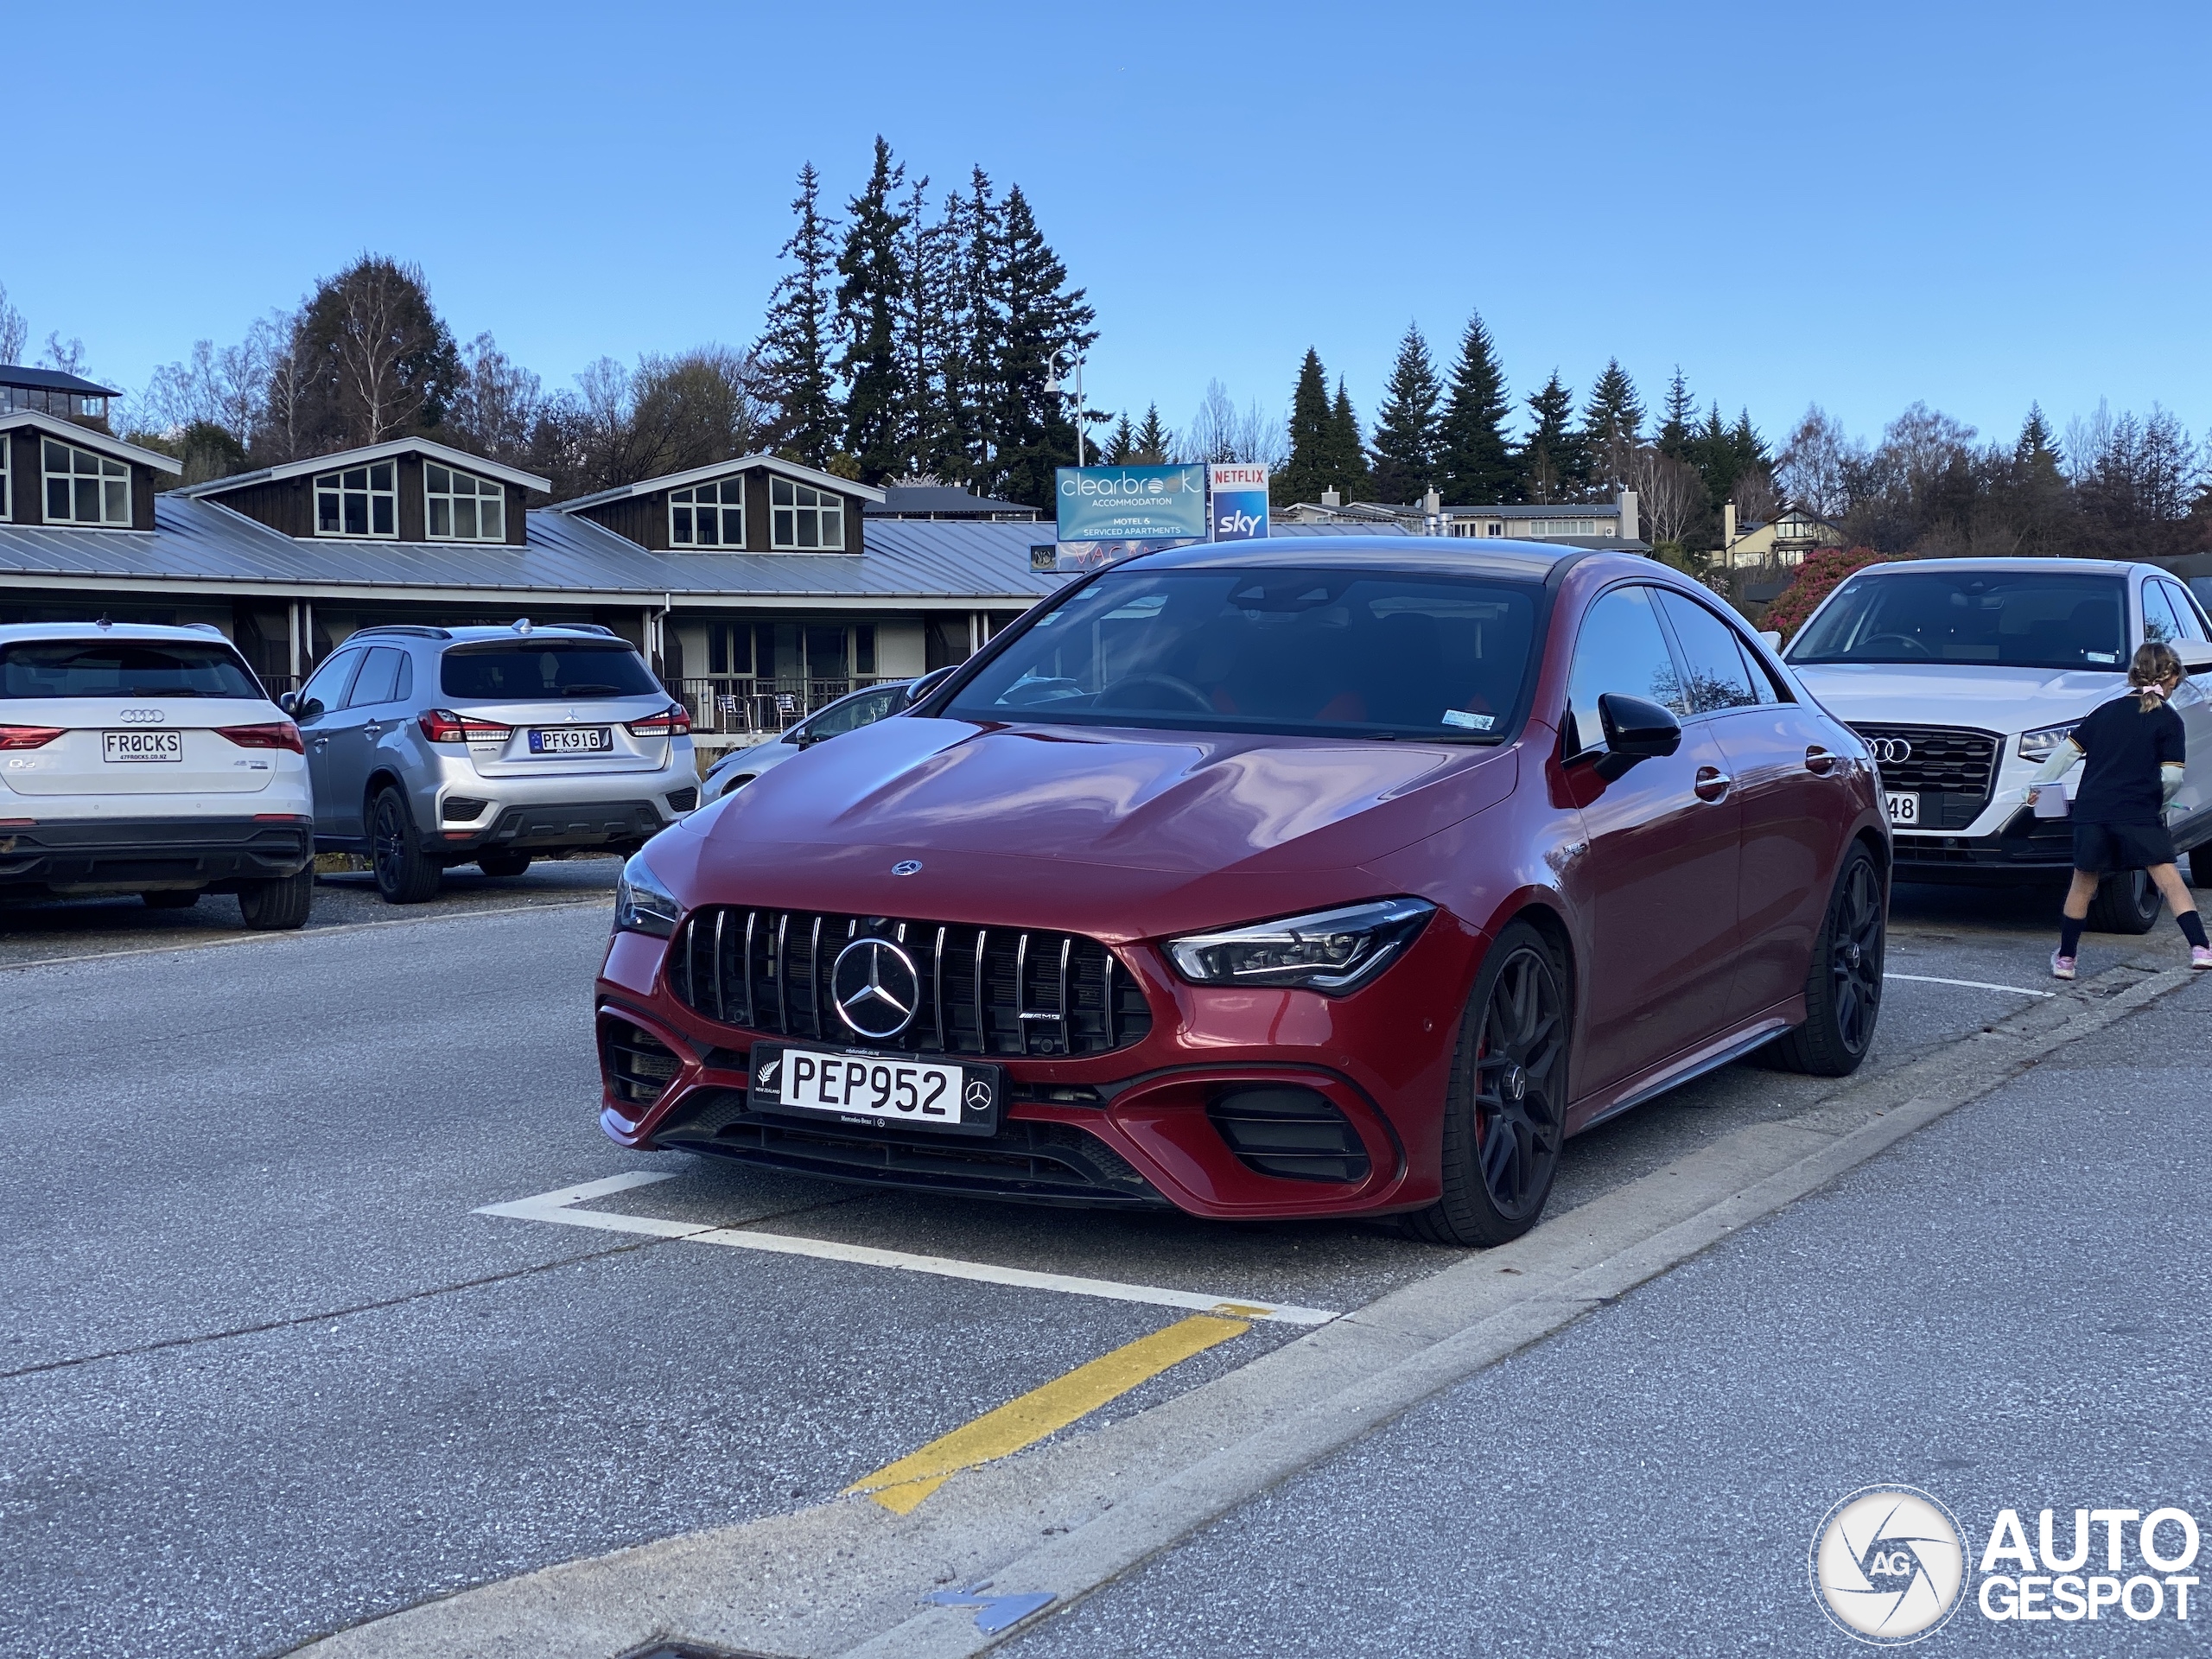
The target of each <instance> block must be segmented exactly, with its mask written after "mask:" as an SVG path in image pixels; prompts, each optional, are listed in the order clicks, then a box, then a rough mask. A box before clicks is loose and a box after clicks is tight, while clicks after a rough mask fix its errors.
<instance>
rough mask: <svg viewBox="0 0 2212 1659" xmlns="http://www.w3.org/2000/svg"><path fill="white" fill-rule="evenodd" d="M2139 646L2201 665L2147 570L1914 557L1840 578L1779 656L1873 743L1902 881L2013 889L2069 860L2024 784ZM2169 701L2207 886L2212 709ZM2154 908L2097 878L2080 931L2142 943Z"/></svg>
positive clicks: (2187, 686) (2185, 830)
mask: <svg viewBox="0 0 2212 1659" xmlns="http://www.w3.org/2000/svg"><path fill="white" fill-rule="evenodd" d="M2148 639H2156V640H2164V641H2166V642H2167V643H2169V644H2171V645H2173V647H2174V649H2175V650H2176V651H2177V652H2178V653H2179V655H2180V657H2181V659H2182V661H2183V663H2184V664H2187V665H2188V667H2189V668H2190V672H2191V674H2192V675H2196V674H2199V673H2202V672H2203V671H2205V670H2207V669H2208V668H2212V624H2208V621H2207V620H2206V617H2205V613H2204V611H2203V609H2202V607H2200V606H2199V605H2198V603H2197V602H2196V599H2195V598H2194V597H2193V596H2192V595H2191V594H2190V591H2189V589H2188V588H2186V587H2184V586H2183V584H2182V583H2181V582H2178V581H2177V580H2175V579H2174V578H2173V577H2172V576H2170V575H2167V574H2166V573H2165V572H2164V571H2163V570H2161V569H2158V567H2157V566H2155V565H2150V564H2123V563H2107V562H2106V561H2102V560H2093V559H1923V560H1916V561H1910V562H1900V563H1894V564H1878V565H1872V566H1870V567H1868V568H1867V569H1864V570H1861V571H1859V572H1858V573H1857V574H1856V575H1853V576H1852V577H1851V578H1850V579H1849V580H1848V581H1847V582H1843V583H1841V584H1840V586H1839V587H1838V588H1836V590H1835V591H1834V593H1832V594H1829V595H1828V596H1827V599H1826V600H1824V601H1821V606H1820V608H1819V609H1817V610H1815V612H1814V613H1813V614H1812V615H1811V617H1810V618H1808V620H1807V621H1806V623H1805V626H1803V627H1802V629H1800V630H1799V631H1798V634H1797V637H1796V639H1793V640H1792V641H1791V642H1790V644H1789V650H1788V651H1787V652H1783V657H1784V658H1785V659H1786V660H1787V661H1788V662H1789V665H1790V667H1791V668H1793V669H1795V670H1796V673H1797V677H1798V678H1799V679H1800V680H1801V681H1802V682H1803V683H1804V684H1805V685H1806V687H1807V688H1808V690H1811V692H1812V693H1813V695H1814V696H1815V697H1817V698H1819V699H1820V701H1821V702H1822V703H1823V704H1824V705H1826V706H1827V709H1828V710H1829V711H1830V712H1831V713H1833V714H1834V715H1837V716H1838V717H1839V718H1840V719H1842V720H1843V721H1846V722H1847V723H1848V724H1849V725H1850V726H1851V727H1852V728H1853V729H1854V730H1856V731H1857V732H1858V734H1859V736H1861V737H1862V738H1864V739H1866V742H1867V744H1868V746H1869V747H1871V748H1872V750H1873V752H1874V760H1875V763H1876V764H1877V765H1878V766H1879V767H1880V768H1881V773H1882V783H1883V787H1884V789H1885V791H1886V793H1887V797H1888V802H1889V812H1890V826H1891V829H1892V830H1893V831H1894V832H1895V835H1894V840H1895V846H1896V854H1895V857H1896V861H1897V864H1896V869H1897V879H1898V880H1904V881H1953V882H1967V883H1973V884H1976V885H1993V884H1994V885H2011V884H2014V883H2026V882H2030V881H2037V880H2045V879H2047V878H2049V877H2050V876H2051V875H2053V874H2056V873H2057V872H2059V871H2062V870H2064V869H2066V868H2070V866H2071V865H2072V862H2073V857H2072V853H2073V840H2072V831H2071V827H2070V826H2069V823H2067V821H2066V820H2065V819H2063V818H2038V817H2036V816H2035V815H2034V813H2033V812H2032V811H2031V810H2029V807H2028V804H2027V781H2028V778H2029V776H2030V774H2031V773H2032V772H2035V770H2036V769H2037V767H2038V766H2041V765H2042V764H2043V763H2044V760H2047V759H2049V758H2050V753H2051V751H2052V750H2053V749H2054V748H2055V747H2056V746H2057V745H2058V743H2059V742H2060V741H2061V740H2063V738H2064V737H2065V736H2066V734H2068V733H2069V732H2070V731H2071V730H2073V728H2074V727H2075V725H2076V724H2077V723H2078V722H2079V721H2081V719H2082V716H2083V715H2087V714H2088V712H2089V711H2090V710H2091V709H2094V708H2095V707H2097V705H2098V704H2100V703H2101V702H2109V701H2110V700H2111V699H2112V698H2113V697H2116V696H2120V693H2121V692H2122V691H2124V690H2126V687H2127V678H2126V676H2127V664H2128V660H2129V658H2132V657H2133V655H2134V652H2135V648H2136V647H2137V646H2138V645H2141V644H2142V643H2143V642H2144V641H2145V640H2148ZM2173 707H2174V711H2175V712H2176V713H2177V714H2178V715H2180V716H2181V717H2182V723H2183V726H2184V727H2185V728H2187V730H2188V734H2189V768H2188V775H2187V778H2186V779H2185V780H2184V782H2183V786H2182V791H2181V793H2180V794H2179V795H2178V796H2177V797H2176V798H2175V799H2174V801H2173V804H2172V805H2171V807H2170V808H2169V809H2168V811H2167V814H2166V821H2167V823H2168V824H2169V825H2170V826H2171V829H2172V830H2173V834H2174V842H2175V845H2176V846H2177V847H2178V848H2180V849H2182V850H2183V852H2185V853H2188V854H2189V856H2190V874H2191V875H2192V876H2193V877H2195V878H2196V883H2197V885H2198V886H2200V887H2202V886H2206V885H2212V880H2208V879H2212V700H2208V698H2207V696H2206V691H2205V688H2204V687H2202V686H2201V685H2200V684H2198V683H2197V682H2196V680H2195V679H2194V678H2192V679H2190V680H2188V681H2185V682H2183V686H2182V689H2181V691H2180V692H2179V694H2178V695H2177V696H2175V698H2174V702H2173ZM2191 849H2195V850H2194V851H2192V850H2191ZM2158 902H2159V901H2158V890H2157V889H2156V888H2155V887H2152V885H2151V882H2150V880H2149V879H2148V878H2147V877H2145V875H2144V874H2142V873H2141V872H2140V871H2137V872H2134V873H2133V874H2122V875H2118V876H2113V877H2110V878H2108V879H2107V880H2106V881H2105V883H2104V885H2103V887H2101V890H2100V891H2099V893H2098V895H2097V899H2096V903H2095V906H2094V907H2093V908H2092V910H2091V911H2090V925H2092V926H2093V927H2094V928H2096V929H2098V930H2099V931H2109V932H2123V933H2140V932H2144V931H2147V930H2148V929H2149V928H2150V927H2151V926H2152V924H2153V923H2154V922H2155V921H2156V920H2157V919H2158Z"/></svg>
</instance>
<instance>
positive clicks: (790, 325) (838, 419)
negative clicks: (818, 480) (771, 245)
mask: <svg viewBox="0 0 2212 1659" xmlns="http://www.w3.org/2000/svg"><path fill="white" fill-rule="evenodd" d="M821 202H822V180H821V177H820V175H817V173H816V172H815V170H814V163H813V162H808V163H807V164H806V165H805V166H804V167H802V168H799V172H798V198H797V200H794V201H793V202H792V203H791V211H792V212H793V213H797V214H798V228H797V229H795V230H794V231H792V232H791V240H790V241H788V242H786V243H785V244H784V246H783V251H782V255H781V257H784V258H785V259H787V260H790V261H791V264H792V267H793V268H792V269H791V270H788V271H786V272H785V274H784V276H783V277H782V278H781V279H780V280H779V281H778V283H776V289H775V292H774V294H773V295H772V296H771V297H770V300H769V305H768V322H767V327H766V329H765V330H764V331H763V332H762V334H761V336H760V344H759V345H758V346H756V347H754V355H755V357H756V359H758V361H759V364H760V384H761V388H762V392H763V395H764V396H765V397H766V398H767V400H768V401H769V402H770V403H771V404H773V405H774V407H775V411H776V415H775V420H774V423H773V424H772V436H773V441H774V442H775V443H776V444H777V446H778V447H779V448H781V449H782V450H784V451H785V453H786V454H790V455H791V456H792V457H794V458H795V459H797V460H798V461H804V462H805V463H806V464H808V465H809V466H811V467H820V466H822V465H823V464H824V463H826V462H827V461H829V455H830V453H831V452H832V451H833V450H835V449H836V448H837V442H838V439H839V438H840V436H841V435H842V433H843V429H844V418H843V411H842V410H841V409H840V408H839V406H838V403H837V383H836V373H835V372H834V371H833V369H832V368H831V366H830V358H829V352H830V339H831V313H830V292H829V273H830V270H831V269H832V266H833V264H834V259H835V256H834V255H833V254H832V252H831V251H830V238H831V234H832V232H835V231H836V220H834V219H824V218H823V216H822V207H821Z"/></svg>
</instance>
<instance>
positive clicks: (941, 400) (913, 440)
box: [893, 178, 959, 477]
mask: <svg viewBox="0 0 2212 1659" xmlns="http://www.w3.org/2000/svg"><path fill="white" fill-rule="evenodd" d="M929 183H930V181H929V180H928V179H926V178H923V179H919V180H917V181H915V182H914V183H913V184H912V186H911V187H910V188H908V190H907V193H906V205H905V210H904V211H905V217H906V226H905V227H904V229H902V230H901V232H899V270H900V283H899V288H900V303H899V317H898V334H897V339H896V340H895V342H894V346H893V353H894V355H895V356H896V358H897V359H898V363H899V385H900V391H901V394H902V395H901V397H900V400H899V401H900V405H901V410H900V412H901V414H902V416H903V417H904V418H903V420H902V422H901V426H900V431H899V446H898V447H899V467H898V468H897V470H898V471H899V472H900V473H932V474H934V473H935V467H934V465H933V463H934V461H936V459H937V458H938V455H940V454H942V453H943V451H944V448H945V443H946V436H947V434H946V431H945V426H946V411H947V409H948V406H949V404H950V399H949V398H948V397H947V396H946V390H947V389H946V386H945V363H946V359H948V358H949V357H950V356H951V354H952V353H953V351H954V349H955V346H956V341H955V340H954V337H953V336H954V328H955V321H954V320H955V317H956V315H957V305H958V299H959V296H958V284H957V281H956V278H955V271H954V267H955V265H956V264H957V258H958V253H959V249H958V247H957V244H956V243H955V242H954V241H953V240H952V238H951V237H950V235H949V233H948V228H947V225H946V221H945V220H944V219H938V221H937V222H936V223H934V224H932V223H931V222H930V219H929V217H928V212H929V203H928V200H927V193H928V190H929ZM953 475H954V476H955V477H957V476H959V474H957V473H955V474H953ZM938 476H942V474H938Z"/></svg>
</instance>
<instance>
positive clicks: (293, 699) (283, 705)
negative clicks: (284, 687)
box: [277, 691, 300, 715]
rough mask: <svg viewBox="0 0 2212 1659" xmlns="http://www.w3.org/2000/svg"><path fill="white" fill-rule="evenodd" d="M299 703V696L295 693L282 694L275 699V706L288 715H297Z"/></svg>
mask: <svg viewBox="0 0 2212 1659" xmlns="http://www.w3.org/2000/svg"><path fill="white" fill-rule="evenodd" d="M299 702H300V694H299V693H298V692H296V691H285V692H282V693H280V694H279V695H278V696H277V707H278V708H279V709H283V711H284V712H285V713H286V714H288V715H296V714H297V713H299V711H300V709H299Z"/></svg>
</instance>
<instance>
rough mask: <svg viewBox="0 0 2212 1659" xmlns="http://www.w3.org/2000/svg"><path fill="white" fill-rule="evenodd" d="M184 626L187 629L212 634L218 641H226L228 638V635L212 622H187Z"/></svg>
mask: <svg viewBox="0 0 2212 1659" xmlns="http://www.w3.org/2000/svg"><path fill="white" fill-rule="evenodd" d="M184 626H186V627H188V628H197V629H199V630H200V632H202V633H212V634H213V635H214V636H215V637H216V638H217V639H229V638H230V636H229V635H228V634H226V633H225V632H223V631H222V630H221V629H220V628H219V627H217V626H215V625H214V624H213V622H188V623H186V624H185V625H184Z"/></svg>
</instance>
